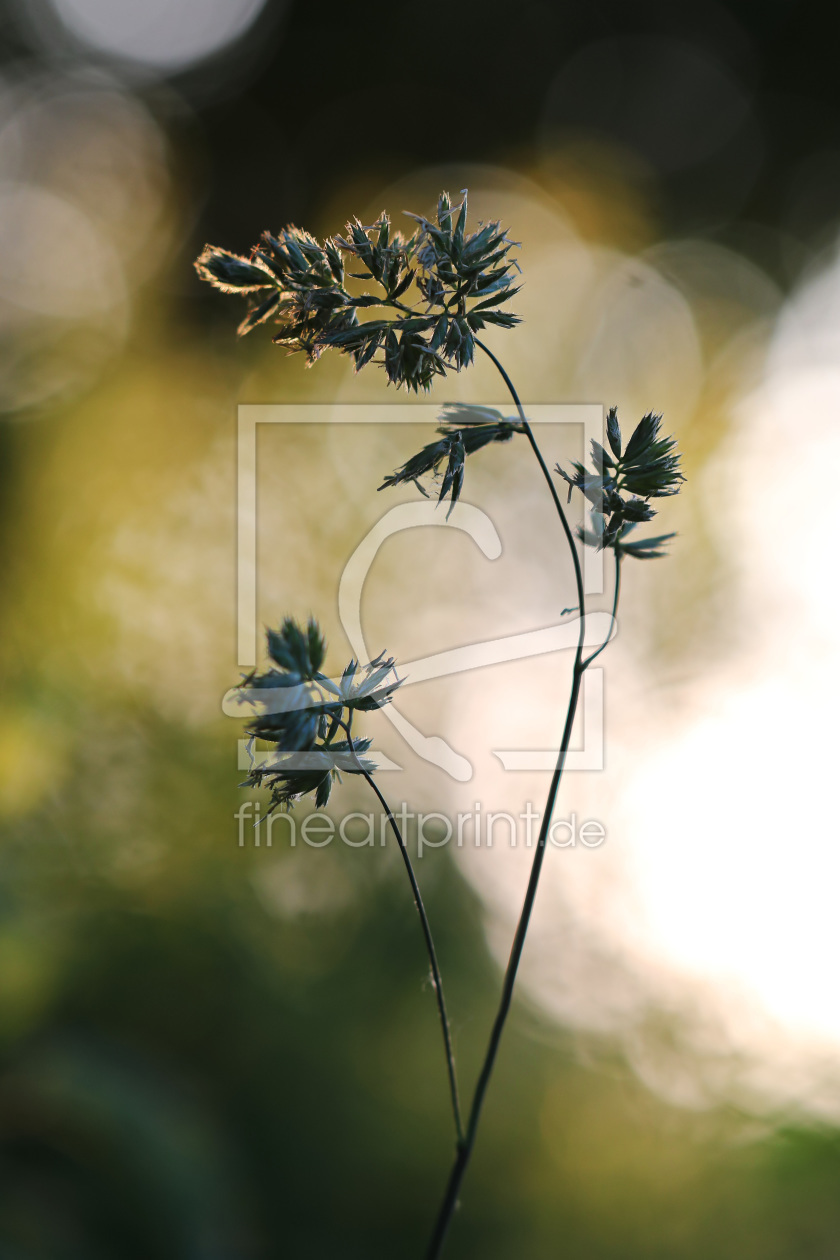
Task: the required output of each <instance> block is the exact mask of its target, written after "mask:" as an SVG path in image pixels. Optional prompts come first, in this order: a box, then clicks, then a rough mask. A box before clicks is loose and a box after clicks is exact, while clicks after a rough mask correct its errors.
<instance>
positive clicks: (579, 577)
mask: <svg viewBox="0 0 840 1260" xmlns="http://www.w3.org/2000/svg"><path fill="white" fill-rule="evenodd" d="M475 344H476V345H477V346H478V347H479V349H480V350H483V351H484V353H485V354H486V355H487V357H488V359H490V361H491V362H492V363H494V364H495V365H496V368H497V369H498V371H499V374H500V375H501V378H502V380H503V381H504V383H505V385H507V387H508V390H509V392H510V396H511V398H512V399H513V401H514V403H515V404H516V410H517V411H518V412H519V419H520V421H521V423H522V428H523V431H524V433H525V436H526V437H527V439H528V441H529V442H530V443H531V450H532V451H533V452H534V455H535V456H536V459H537V463H538V464H539V466H540V469H541V471H542V475H543V477H544V478H545V481H546V484H547V486H548V489H549V493H550V494H551V497H552V499H553V500H554V506H555V508H556V510H557V515H558V516H559V517H560V523H561V524H562V526H563V533H564V534H565V535H566V541H567V542H568V544H569V550H570V551H571V553H572V561H573V563H574V566H575V585H576V587H577V595H578V607H579V608H580V617H581V622H583V617H584V612H585V609H584V598H583V573H582V572H581V567H580V557H579V556H578V552H577V547H576V546H575V540H574V537H573V535H572V531H571V529H570V528H569V522H568V520H567V518H566V513H565V511H564V509H563V504H562V503H561V502H560V497H559V495H558V494H557V487H556V486H555V484H554V481H553V479H552V476H551V473H550V472H549V470H548V467H547V465H546V462H545V460H544V459H543V457H542V451H541V450H540V448H539V446H537V439H536V438H535V437H534V431H533V429H532V428H531V426H530V424H529V423H528V418H527V416H526V415H525V412H524V410H523V407H522V403H521V402H520V401H519V395H518V394H517V392H516V390H515V389H514V387H513V381H512V380H511V379H510V377H509V376H508V374H507V372H506V371H505V369H504V368H503V367H502V365H501V363H500V362H499V360H498V359H497V358H496V356H495V354H494V353H493V351H492V350H489V349H488V348H487V346H485V344H484V342H483V341H479V339H478V337H476V339H475Z"/></svg>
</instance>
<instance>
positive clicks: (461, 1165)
mask: <svg viewBox="0 0 840 1260" xmlns="http://www.w3.org/2000/svg"><path fill="white" fill-rule="evenodd" d="M476 345H477V346H479V347H480V349H481V350H483V351H484V353H485V354H486V355H487V356H488V358H489V359H491V360H492V362H493V363H494V364H495V365H496V367H497V368H498V370H499V372H500V374H501V376H502V379H503V380H504V382H505V384H506V386H507V388H508V390H509V391H510V394H511V397H512V398H513V401H514V403H515V404H516V409H517V411H518V412H519V418H520V420H521V422H522V426H523V430H524V432H525V435H526V436H527V438H528V441H529V442H530V444H531V449H532V450H533V452H534V455H535V456H536V459H537V462H538V463H539V466H540V469H541V470H542V474H543V476H544V478H545V480H546V482H547V484H548V488H549V490H550V492H551V497H552V500H553V502H554V506H555V508H556V510H557V514H558V516H559V517H560V522H561V524H562V526H563V532H564V534H565V536H566V541H567V542H568V544H569V550H570V551H571V553H572V560H573V562H574V570H575V584H576V586H577V595H578V607H579V611H580V622H579V626H580V629H579V632H578V642H577V648H576V651H575V660H574V666H573V669H572V688H571V692H570V694H569V703H568V707H567V709H566V720H565V723H564V726H563V735H562V738H561V740H560V747H559V751H558V754H557V764H556V765H555V768H554V773H553V774H552V776H551V784H550V786H549V789H548V797H547V799H546V803H545V811H544V813H543V818H542V822H541V824H540V834H539V837H538V839H537V848H536V852H535V854H534V860H533V862H532V864H531V874H530V876H529V879H528V887H527V890H526V892H525V900H524V901H523V903H522V910H521V912H520V915H519V922H518V923H517V925H516V932H515V933H514V937H513V944H512V946H511V951H510V958H509V959H508V964H507V968H506V970H505V975H504V980H503V981H502V994H501V998H500V1000H499V1007H498V1010H497V1012H496V1018H495V1021H494V1023H493V1029H492V1031H491V1033H490V1040H489V1043H488V1046H487V1051H486V1054H485V1056H484V1062H483V1064H482V1067H481V1071H480V1073H479V1076H478V1083H477V1084H476V1087H475V1093H474V1095H473V1100H472V1106H471V1107H470V1114H469V1119H468V1121H467V1130H466V1135H465V1137H464V1140H463V1142H461V1143H459V1145H458V1150H457V1152H456V1155H455V1162H454V1163H453V1165H452V1170H451V1172H450V1174H449V1181H448V1183H447V1186H446V1191H445V1193H444V1197H443V1202H442V1204H441V1207H440V1211H439V1213H438V1218H437V1221H436V1224H435V1229H434V1233H433V1234H432V1239H431V1242H430V1244H429V1249H428V1251H427V1253H426V1255H427V1260H438V1257H439V1256H440V1254H441V1251H442V1249H443V1245H444V1242H445V1241H446V1236H447V1233H448V1232H449V1226H450V1225H451V1223H452V1217H453V1215H454V1213H455V1209H456V1207H457V1205H458V1194H459V1192H460V1188H461V1183H462V1181H463V1179H464V1174H465V1173H466V1171H467V1166H468V1164H469V1161H470V1156H471V1155H472V1151H473V1147H474V1145H475V1139H476V1135H477V1133H478V1126H479V1122H480V1120H481V1111H482V1107H483V1105H484V1099H485V1096H486V1094H487V1088H488V1086H489V1084H490V1078H491V1076H492V1075H493V1068H494V1066H495V1063H496V1055H497V1053H498V1050H499V1044H500V1042H501V1039H502V1033H503V1031H504V1027H505V1023H506V1021H507V1017H508V1012H509V1010H510V1006H511V1001H512V999H513V990H514V986H515V984H516V975H517V972H518V970H519V963H520V960H521V958H522V951H523V949H524V947H525V938H526V936H527V934H528V927H529V924H530V922H531V913H532V911H533V908H534V902H535V901H536V897H537V889H538V887H539V882H540V874H541V872H542V865H543V860H544V858H545V851H546V842H547V839H548V831H549V827H550V826H551V819H552V816H553V814H554V805H555V802H556V800H557V792H558V789H559V787H560V780H561V779H562V777H563V770H564V767H565V764H566V757H567V755H568V750H569V743H570V741H571V736H572V727H573V725H574V720H575V713H576V711H577V705H578V700H579V698H580V689H581V682H582V679H583V675H584V673H585V671H586V669H587V668H588V667H589V665H591V663H592V661H594V659H595V657H596V656H598V655H599V653H600V652H602V651H603V650H604V648H605V647H606V645H607V643H608V642H609V636H608V637H607V639H606V640H605V641H604V643H602V644H601V646H600V647H599V648H597V649H596V651H595V652H593V653H592V655H591V656H589V657H587V658H586V659H585V660H584V657H583V643H584V635H585V615H586V608H585V600H584V593H583V574H582V571H581V566H580V557H579V556H578V552H577V547H576V546H575V541H574V537H573V535H572V531H571V529H570V527H569V522H568V519H567V517H566V513H565V511H564V510H563V504H562V503H561V501H560V498H559V496H558V494H557V489H556V487H555V485H554V482H553V480H552V478H551V474H550V472H549V471H548V468H547V466H546V463H545V460H544V459H543V456H542V452H541V451H540V449H539V446H538V445H537V441H536V438H535V437H534V434H533V430H532V429H531V426H530V424H529V423H528V420H527V417H526V415H525V412H524V410H523V407H522V403H521V402H520V400H519V396H518V394H517V392H516V390H515V389H514V386H513V382H512V381H511V379H510V377H509V376H508V374H507V372H506V371H505V369H504V368H503V367H502V365H501V363H500V362H499V360H498V359H497V358H496V356H495V355H494V354H493V353H492V351H490V350H488V348H487V346H485V345H484V344H483V343H482V342H481V341H479V340H478V338H476ZM620 572H621V569H620V561H619V558H618V556H616V582H615V593H614V596H613V609H612V612H613V617H615V612H616V608H617V606H618V597H619V590H620V584H619V579H620Z"/></svg>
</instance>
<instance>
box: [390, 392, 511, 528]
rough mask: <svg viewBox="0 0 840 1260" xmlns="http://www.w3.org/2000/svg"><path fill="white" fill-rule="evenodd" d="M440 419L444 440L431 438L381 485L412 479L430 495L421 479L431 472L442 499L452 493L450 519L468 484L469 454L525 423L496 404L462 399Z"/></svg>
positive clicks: (507, 437)
mask: <svg viewBox="0 0 840 1260" xmlns="http://www.w3.org/2000/svg"><path fill="white" fill-rule="evenodd" d="M440 419H441V420H442V421H443V422H444V423H443V424H441V425H440V426H439V427H438V430H437V432H438V433H440V434H442V436H441V438H440V440H439V441H437V442H430V443H429V444H428V446H424V447H423V449H422V451H419V452H418V453H417V454H416V455H412V457H411V459H409V460H407V461H406V463H404V464H403V466H402V467H401V468H398V469H397V470H396V471H395V472H393V473H391V475H390V476H388V477H386V478H385V480H384V481H383V483H382V485H381V486H380V487H379V489H380V490H385V489H386V488H387V487H389V486H398V485H401V484H404V483H405V482H409V481H411V482H413V483H414V485H415V486H416V487H417V489H418V490H419V491H420V493H421V494H424V495H426V497H427V498H428V492H427V491H426V489H425V487H424V486H423V485H422V484H421V482H420V480H419V479H420V477H423V476H425V475H427V474H431V475H432V476H433V477H435V478H437V479H438V480H440V483H441V484H440V490H439V492H438V503H441V502H442V501H443V500H444V499H445V498H446V497H447V495H448V496H449V499H450V504H449V512H447V514H446V517H447V520H448V519H449V515H450V513H451V511H452V509H453V508H454V506H455V504H456V503H457V502H458V498H459V496H460V494H461V490H462V488H463V485H464V465H465V462H466V458H467V456H468V455H472V454H474V453H475V452H476V451H480V450H481V448H482V447H484V446H488V445H489V444H490V443H491V442H509V441H510V439H511V438H512V437H513V435H514V433H522V432H523V427H522V424H521V423H520V422H519V421H518V420H516V419H514V418H513V417H507V418H506V417H504V416H503V415H502V413H501V412H500V411H496V410H495V408H493V407H470V406H467V405H465V404H462V403H450V404H447V406H445V407H444V409H443V412H442V414H441V416H440ZM444 461H445V463H446V467H445V470H444V471H443V472H442V473H441V472H440V471H439V469H440V466H441V464H443V463H444Z"/></svg>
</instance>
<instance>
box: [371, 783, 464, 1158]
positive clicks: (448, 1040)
mask: <svg viewBox="0 0 840 1260" xmlns="http://www.w3.org/2000/svg"><path fill="white" fill-rule="evenodd" d="M364 775H365V778H366V779H367V781H368V784H369V785H370V787H371V788H372V789H373V791H374V792H375V793H376V795H377V796H378V798H379V803H380V805H381V806H382V808H383V809H384V810H385V813H386V815H387V818H388V822H389V823H390V824H391V830H392V831H393V833H394V836H395V837H396V841H397V844H398V845H399V848H400V853H401V854H402V859H403V862H404V863H405V869H406V871H407V872H408V878H409V881H410V883H411V891H412V892H413V893H414V904H415V905H416V906H417V913H418V914H419V916H420V923H421V925H422V927H423V937H424V939H425V941H426V952H427V954H428V955H429V966H430V967H431V971H432V985H433V986H434V990H435V998H436V999H437V1008H438V1014H439V1015H440V1027H441V1032H442V1033H443V1047H444V1051H445V1053H446V1070H447V1073H448V1075H449V1093H450V1096H451V1098H452V1115H453V1117H454V1120H455V1134H456V1138H457V1143H456V1144H457V1147H458V1149H459V1150H460V1148H461V1146H462V1145H463V1142H464V1126H463V1122H462V1120H461V1104H460V1102H459V1100H458V1081H457V1078H456V1076H455V1055H454V1052H453V1050H452V1035H451V1033H450V1030H449V1019H448V1017H447V1014H446V1001H445V999H444V996H443V980H442V979H441V975H440V968H439V966H438V961H437V954H436V953H435V946H434V941H433V940H432V930H431V928H430V927H429V920H428V918H427V917H426V908H425V906H424V905H423V898H422V897H421V896H420V888H419V886H418V883H417V878H416V876H415V874H414V867H413V866H412V864H411V858H410V857H409V855H408V849H407V848H406V847H405V841H404V840H403V838H402V836H401V834H400V829H399V827H398V826H397V822H396V819H395V818H394V815H393V813H392V812H391V808H390V806H389V805H388V802H387V801H386V800H385V797H384V796H383V795H382V793H381V792H380V790H379V788H378V787H377V785H376V783H375V781H374V779H373V777H372V776H371V775H370V774H368V773H367V772H366V771H365V772H364Z"/></svg>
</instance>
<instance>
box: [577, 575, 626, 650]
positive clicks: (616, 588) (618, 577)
mask: <svg viewBox="0 0 840 1260" xmlns="http://www.w3.org/2000/svg"><path fill="white" fill-rule="evenodd" d="M614 554H615V582H614V584H613V602H612V612H611V613H610V616H611V618H612V621H611V622H610V629H609V633H608V634H607V637H606V639H604V642H603V643H602V644H601V646H600V647H599V648H596V649H595V651H594V652H593V653H592V654H591V656H587V658H586V660H585V661H584V662H583V668H584V669H589V666H590V665H591V664H592V662H593V661H594V660H595V657H596V656H600V655H601V653H602V652H603V650H604V648H605V647H606V646H607V644H608V643H609V641H610V639H611V637H612V630H613V628H612V623H613V622H614V621H615V614H616V609H617V608H618V597H619V595H620V594H621V555H620V554H619V552H617V551H616V552H615V553H614Z"/></svg>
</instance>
